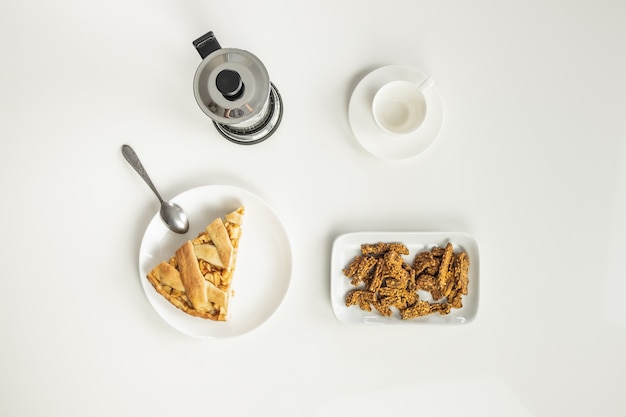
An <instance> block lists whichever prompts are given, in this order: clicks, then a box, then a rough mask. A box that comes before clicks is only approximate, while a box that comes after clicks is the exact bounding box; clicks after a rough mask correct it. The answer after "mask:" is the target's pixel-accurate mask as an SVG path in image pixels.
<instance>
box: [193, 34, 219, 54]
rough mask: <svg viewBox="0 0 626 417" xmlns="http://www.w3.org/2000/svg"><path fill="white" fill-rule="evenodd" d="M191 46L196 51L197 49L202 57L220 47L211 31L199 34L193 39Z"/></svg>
mask: <svg viewBox="0 0 626 417" xmlns="http://www.w3.org/2000/svg"><path fill="white" fill-rule="evenodd" d="M193 46H195V48H196V51H198V53H199V54H200V57H202V59H204V58H206V57H207V56H209V55H210V54H211V53H213V52H215V51H217V50H218V49H221V48H222V47H221V46H220V43H219V42H218V41H217V38H216V37H215V35H213V32H208V33H205V34H204V35H202V36H200V37H199V38H198V39H196V40H195V41H193Z"/></svg>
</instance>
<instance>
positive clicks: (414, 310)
mask: <svg viewBox="0 0 626 417" xmlns="http://www.w3.org/2000/svg"><path fill="white" fill-rule="evenodd" d="M430 312H431V311H430V304H429V303H428V302H427V301H422V300H419V301H418V302H417V303H416V304H415V305H414V306H412V307H407V308H405V309H403V310H400V317H402V320H408V319H413V318H415V317H422V316H427V315H428V314H430Z"/></svg>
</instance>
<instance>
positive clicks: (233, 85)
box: [215, 70, 244, 101]
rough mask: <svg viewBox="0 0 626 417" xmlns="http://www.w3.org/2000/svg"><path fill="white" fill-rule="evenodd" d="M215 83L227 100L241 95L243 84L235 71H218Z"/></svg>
mask: <svg viewBox="0 0 626 417" xmlns="http://www.w3.org/2000/svg"><path fill="white" fill-rule="evenodd" d="M215 85H216V86H217V89H218V91H219V92H220V93H222V95H223V96H224V98H225V99H227V100H230V101H234V100H237V99H238V98H239V97H241V96H242V95H243V91H244V85H243V82H242V81H241V76H240V75H239V73H238V72H237V71H233V70H222V71H220V73H219V74H217V77H216V78H215Z"/></svg>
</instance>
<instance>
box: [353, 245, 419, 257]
mask: <svg viewBox="0 0 626 417" xmlns="http://www.w3.org/2000/svg"><path fill="white" fill-rule="evenodd" d="M389 251H394V252H398V253H399V254H401V255H408V254H409V249H408V248H407V247H406V245H405V244H404V243H397V242H393V243H383V242H378V243H374V244H371V243H366V244H363V245H361V255H372V256H380V255H384V254H385V253H386V252H389Z"/></svg>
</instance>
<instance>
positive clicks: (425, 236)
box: [330, 232, 479, 325]
mask: <svg viewBox="0 0 626 417" xmlns="http://www.w3.org/2000/svg"><path fill="white" fill-rule="evenodd" d="M378 242H400V243H404V244H405V245H406V247H407V248H408V249H409V252H410V253H409V255H407V256H404V259H405V260H406V261H407V263H408V264H409V265H410V264H412V263H413V258H414V257H415V255H416V254H417V253H419V252H422V251H425V250H429V249H430V248H432V247H434V246H441V247H443V246H445V245H446V244H447V243H448V242H450V243H452V245H453V247H454V249H455V251H459V250H464V251H465V252H466V253H467V255H468V256H469V260H470V267H469V284H468V294H467V295H465V296H464V297H463V307H462V308H459V309H456V308H453V309H452V310H451V311H450V314H447V315H441V314H430V315H428V316H425V317H418V318H415V319H412V320H401V319H400V314H399V312H398V310H397V309H394V308H393V307H392V310H393V315H392V316H391V317H384V316H382V315H381V314H380V313H378V312H377V311H376V310H374V309H372V311H371V312H369V311H364V310H361V309H360V308H359V307H358V306H350V307H346V303H345V299H346V294H347V293H348V292H349V291H350V290H353V289H355V288H356V287H355V286H353V285H352V284H351V283H350V279H349V278H348V277H346V276H345V275H344V273H343V269H344V268H346V267H347V266H348V264H349V263H350V262H352V260H353V259H354V258H355V257H356V256H358V255H360V254H361V245H362V244H366V243H378ZM330 268H331V270H330V301H331V304H332V308H333V313H334V314H335V317H337V319H338V320H339V321H340V322H342V323H344V324H393V325H416V324H464V323H469V322H470V321H472V320H473V319H474V317H475V316H476V313H477V311H478V292H479V291H478V289H479V258H478V244H477V243H476V240H474V239H473V238H472V237H470V236H468V235H467V234H465V233H443V232H441V233H440V232H358V233H347V234H344V235H341V236H339V237H337V238H336V239H335V242H334V243H333V248H332V258H331V267H330Z"/></svg>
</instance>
